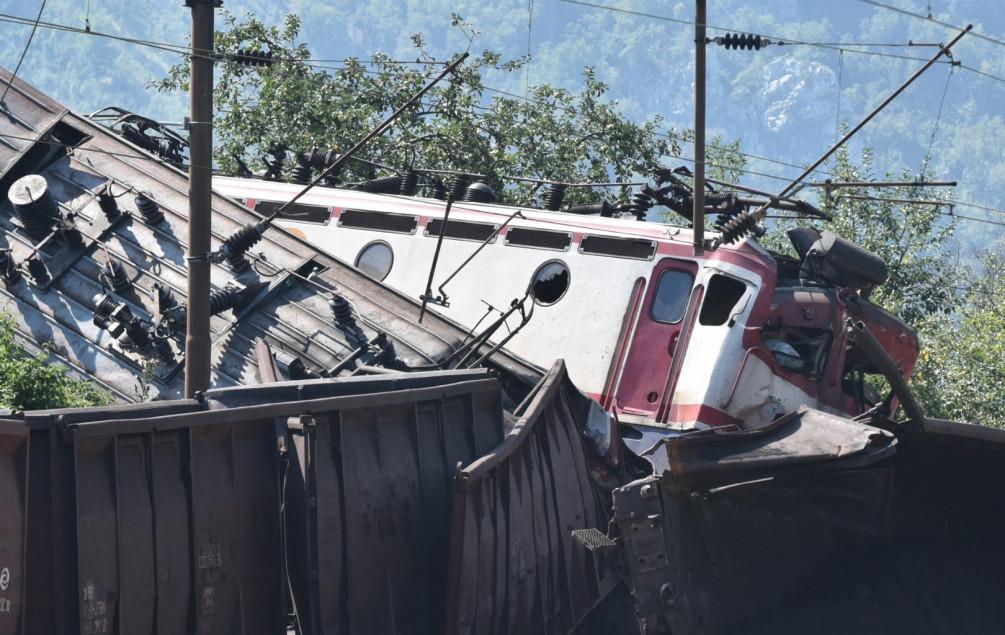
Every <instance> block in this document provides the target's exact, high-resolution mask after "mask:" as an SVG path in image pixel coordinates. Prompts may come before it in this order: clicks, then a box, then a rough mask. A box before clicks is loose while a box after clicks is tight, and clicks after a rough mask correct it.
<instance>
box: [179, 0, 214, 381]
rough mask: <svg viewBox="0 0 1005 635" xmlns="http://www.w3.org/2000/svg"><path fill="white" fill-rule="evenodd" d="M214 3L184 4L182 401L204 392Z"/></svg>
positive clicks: (192, 1) (198, 0)
mask: <svg viewBox="0 0 1005 635" xmlns="http://www.w3.org/2000/svg"><path fill="white" fill-rule="evenodd" d="M220 4H221V2H220V0H185V6H187V7H190V8H191V9H192V53H191V58H190V59H191V69H192V71H191V73H192V74H191V78H190V82H189V98H190V104H191V105H190V108H191V115H190V122H189V126H190V132H189V168H188V319H187V322H188V326H187V330H186V334H185V396H186V397H188V398H192V397H194V396H195V394H196V393H197V392H200V391H204V390H206V389H207V388H209V371H210V359H211V357H210V345H211V343H210V341H209V271H210V267H209V258H208V254H209V250H210V233H211V227H212V216H213V211H212V203H213V197H212V191H213V190H212V187H213V184H212V178H213V169H212V166H213V57H212V52H213V17H214V12H215V10H216V7H218V6H220Z"/></svg>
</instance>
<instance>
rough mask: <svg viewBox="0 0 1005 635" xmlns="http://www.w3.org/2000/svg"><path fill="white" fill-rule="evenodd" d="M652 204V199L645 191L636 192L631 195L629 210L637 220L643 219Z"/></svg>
mask: <svg viewBox="0 0 1005 635" xmlns="http://www.w3.org/2000/svg"><path fill="white" fill-rule="evenodd" d="M652 206H653V199H652V197H650V196H649V195H648V194H646V193H645V192H636V193H635V194H633V195H632V203H631V205H630V206H629V211H630V212H631V213H632V214H634V215H635V217H636V218H638V219H639V220H645V217H646V212H647V211H649V209H650V208H651V207H652Z"/></svg>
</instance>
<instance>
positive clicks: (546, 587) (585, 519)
mask: <svg viewBox="0 0 1005 635" xmlns="http://www.w3.org/2000/svg"><path fill="white" fill-rule="evenodd" d="M587 412H588V400H587V399H586V397H584V396H583V395H582V394H581V393H580V392H579V391H578V390H576V388H575V387H574V386H573V385H572V383H571V382H570V381H569V378H568V375H567V374H566V370H565V365H564V363H563V362H561V361H559V362H557V363H556V364H555V366H554V367H552V369H551V370H550V371H549V373H548V375H547V376H546V378H545V379H544V380H543V381H542V382H541V384H539V385H538V386H537V387H536V388H535V392H534V393H533V395H532V396H530V397H528V400H527V401H525V402H524V404H523V405H522V406H521V408H520V409H519V410H518V412H517V415H518V417H519V418H518V420H517V421H516V423H515V425H514V427H513V429H512V431H511V432H510V434H509V435H508V436H507V437H506V439H505V440H504V441H503V442H502V443H501V444H500V445H499V446H498V447H497V448H495V449H494V450H492V451H491V452H490V453H488V454H487V455H486V456H484V457H482V458H480V459H478V460H477V461H475V462H473V463H471V464H470V465H468V466H466V467H465V468H464V469H462V470H461V471H460V472H459V473H458V476H457V491H456V494H455V496H454V510H453V513H454V518H453V523H452V528H451V553H450V574H449V578H448V597H449V604H448V605H447V618H448V622H447V631H446V632H448V633H454V634H462V633H463V634H473V633H478V634H479V635H482V634H487V635H491V634H494V633H498V634H502V633H514V634H515V633H522V634H530V635H533V634H538V633H566V632H569V631H570V630H571V629H572V628H573V627H574V626H575V625H576V624H577V623H578V622H579V621H580V620H581V619H582V618H583V617H584V616H585V615H586V614H587V613H588V612H589V611H590V609H591V608H593V607H594V606H595V605H596V604H597V603H598V602H599V601H600V600H601V599H603V597H604V596H605V595H606V594H607V593H608V592H609V591H610V589H611V588H612V585H613V582H614V580H613V575H611V574H605V573H603V569H602V568H601V572H598V568H597V566H596V563H595V562H594V561H593V560H592V556H590V554H589V552H588V551H587V550H585V549H583V548H582V547H581V546H579V545H576V544H574V542H573V540H572V536H571V532H572V531H573V530H577V529H581V528H583V527H605V526H606V523H607V515H606V512H605V510H606V509H607V507H606V505H605V504H604V502H603V501H602V500H601V496H600V494H599V492H598V491H597V490H596V488H595V487H594V484H593V482H592V480H591V471H590V469H589V466H588V463H587V453H586V448H585V445H584V441H583V439H582V436H581V434H580V429H581V427H582V426H583V425H584V423H585V420H586V416H587Z"/></svg>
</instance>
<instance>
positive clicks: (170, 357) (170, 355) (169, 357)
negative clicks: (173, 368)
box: [153, 336, 174, 362]
mask: <svg viewBox="0 0 1005 635" xmlns="http://www.w3.org/2000/svg"><path fill="white" fill-rule="evenodd" d="M153 343H154V350H156V351H157V356H158V357H160V358H161V359H162V360H164V361H165V362H173V361H174V350H173V349H172V348H171V341H170V340H168V338H166V337H157V336H154V338H153Z"/></svg>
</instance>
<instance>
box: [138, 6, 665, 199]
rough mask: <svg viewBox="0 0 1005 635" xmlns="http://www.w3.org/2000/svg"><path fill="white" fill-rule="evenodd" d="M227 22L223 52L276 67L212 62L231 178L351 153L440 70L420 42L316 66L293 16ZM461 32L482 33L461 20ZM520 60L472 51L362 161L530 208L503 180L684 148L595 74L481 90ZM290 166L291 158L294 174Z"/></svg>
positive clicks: (607, 171) (167, 85)
mask: <svg viewBox="0 0 1005 635" xmlns="http://www.w3.org/2000/svg"><path fill="white" fill-rule="evenodd" d="M223 19H224V22H225V24H226V26H227V30H226V31H224V32H221V33H218V34H217V37H216V48H217V50H218V51H221V52H228V53H234V52H236V51H238V50H242V49H244V50H247V49H257V50H268V51H271V52H272V54H273V56H274V59H275V60H276V61H275V63H273V64H271V65H267V66H256V67H247V66H242V65H239V64H237V63H235V62H234V61H233V60H232V58H226V57H225V59H224V60H222V61H221V63H220V64H218V66H217V83H216V92H215V94H216V101H215V105H216V115H215V118H214V123H215V134H216V142H217V145H216V150H215V152H216V155H215V156H216V161H217V162H218V163H219V165H220V166H221V167H222V168H223V169H225V170H228V171H234V170H236V168H237V167H238V165H239V163H238V160H240V161H241V162H243V163H245V164H247V165H249V166H253V167H255V168H258V169H260V168H261V166H262V158H263V157H264V156H267V155H268V153H269V151H270V149H272V148H274V147H276V146H277V145H278V146H281V147H284V148H287V149H289V150H291V151H293V152H304V151H309V150H311V149H314V148H319V149H323V150H327V149H335V150H336V151H340V150H345V149H347V148H348V147H350V146H351V145H352V144H353V143H355V142H356V141H358V140H359V139H360V138H361V137H362V136H363V135H364V134H365V133H366V132H367V131H369V130H370V129H372V128H374V127H375V126H376V125H377V124H378V123H379V122H380V121H382V120H383V119H384V118H385V117H386V116H387V115H388V114H389V113H390V112H391V111H392V110H393V109H394V108H396V107H397V106H399V105H400V104H401V103H403V102H404V101H405V100H406V99H407V98H408V97H409V96H411V95H412V94H414V93H415V92H417V91H418V90H419V88H420V87H421V86H422V85H423V84H425V83H426V82H427V81H428V80H429V78H430V77H432V76H433V75H435V74H436V73H438V72H440V71H441V70H442V66H443V62H442V61H441V60H435V59H433V58H432V57H431V56H430V55H429V54H428V52H427V51H426V49H425V41H424V39H423V38H422V36H421V35H415V36H413V38H412V42H413V45H414V53H415V59H416V60H417V62H418V63H415V64H403V63H399V62H398V61H396V60H392V59H390V58H389V57H388V56H386V55H384V54H381V53H375V54H374V55H373V56H372V61H368V62H366V63H364V62H360V61H355V60H350V61H349V62H348V63H346V64H344V65H343V66H338V67H334V66H328V65H325V64H323V63H318V62H313V61H311V52H310V50H309V49H308V48H307V46H306V45H305V44H303V43H301V42H298V38H299V36H300V29H301V23H300V20H299V19H298V18H297V17H296V16H292V15H291V16H287V18H286V19H285V21H284V22H283V24H282V25H281V26H267V25H265V24H264V23H262V22H261V21H259V20H258V19H257V18H255V17H253V16H250V15H248V16H246V17H245V18H243V19H240V20H239V19H237V18H235V17H234V16H232V15H229V14H226V13H224V14H223ZM454 26H455V27H456V28H457V29H460V30H461V32H463V33H466V34H467V35H468V36H469V38H471V39H472V40H473V38H474V37H475V33H474V32H473V31H472V29H471V27H470V25H468V24H466V23H465V22H464V21H463V19H461V18H460V17H459V16H455V17H454ZM228 60H229V61H228ZM524 62H525V60H523V59H516V60H508V61H505V60H503V59H502V58H501V57H500V55H499V54H498V53H495V52H492V51H484V52H482V53H480V54H476V55H472V56H471V58H469V60H468V61H466V62H465V63H464V64H462V65H461V66H460V68H459V70H458V71H457V72H456V73H455V74H454V75H453V76H452V77H451V78H450V79H449V80H445V81H444V82H442V83H441V84H439V85H438V86H437V87H435V88H434V89H433V90H432V91H430V92H429V93H427V95H426V96H425V97H424V98H423V99H422V100H420V101H419V102H418V103H416V104H415V105H414V106H413V107H411V108H409V109H408V110H407V111H406V112H405V113H403V114H402V115H401V117H400V118H399V119H398V120H397V121H396V123H395V125H394V126H393V128H392V129H391V130H390V131H388V132H387V133H385V134H384V135H382V136H381V137H380V138H378V139H374V140H373V141H372V142H371V143H370V145H369V146H368V147H366V148H365V149H364V150H363V152H362V153H361V157H365V158H366V159H368V160H371V161H373V162H375V163H379V164H382V165H386V166H390V167H391V168H393V169H394V170H403V169H406V168H427V169H439V170H457V171H463V172H467V173H473V174H478V175H484V176H485V177H486V178H487V181H488V182H489V184H490V185H492V186H493V188H495V189H496V191H497V192H501V193H502V196H503V198H504V200H507V201H508V202H513V203H528V202H530V199H531V198H532V197H534V196H536V195H537V194H538V193H539V192H538V190H539V187H538V186H535V185H534V184H529V183H517V184H514V183H513V182H512V181H506V180H504V178H503V177H504V176H505V175H517V176H528V177H533V178H543V179H548V180H560V181H572V182H587V181H589V182H605V181H610V180H619V181H625V180H629V179H631V178H632V177H633V176H634V175H637V174H640V173H645V172H647V171H648V170H649V169H650V168H651V167H652V166H654V165H656V164H658V163H659V162H660V160H661V159H662V158H663V157H666V156H668V155H671V154H674V153H677V152H678V147H677V135H675V134H667V133H665V132H663V131H662V130H661V125H662V123H663V121H662V119H661V118H660V117H659V116H654V117H652V118H650V119H648V120H646V121H644V122H642V123H635V122H633V121H630V120H629V119H627V118H626V117H625V116H624V115H623V114H621V112H620V111H619V109H618V105H617V103H616V102H613V101H611V100H610V99H609V98H608V97H607V91H608V87H607V85H606V84H604V83H603V82H601V81H599V80H598V79H597V77H596V75H595V74H594V72H593V70H592V69H590V68H586V69H585V71H584V73H583V83H582V87H581V88H580V89H579V90H578V91H575V92H573V91H569V90H565V89H561V88H556V87H554V86H549V85H538V86H534V87H531V88H529V92H528V94H527V97H526V98H523V97H522V96H520V95H511V94H500V93H498V92H490V91H489V90H488V89H486V88H485V86H484V84H483V82H482V76H483V74H485V73H487V72H493V73H504V74H509V73H515V74H518V73H520V70H521V68H522V66H523V64H524ZM187 81H188V68H187V65H186V64H182V65H178V66H175V67H173V68H172V69H171V70H170V72H169V73H168V75H167V77H165V78H164V79H163V80H162V81H160V82H157V83H156V84H155V85H156V87H157V88H158V89H160V90H162V91H176V90H186V89H187ZM293 165H295V164H294V163H293V161H289V162H288V164H287V169H290V168H292V167H293ZM376 174H377V173H375V170H374V167H373V165H368V164H366V163H362V162H350V164H349V165H348V166H347V167H346V168H345V169H344V170H343V171H342V173H341V174H340V175H339V179H340V181H341V182H343V183H350V182H353V181H359V180H363V179H368V178H373V177H374V176H375V175H376ZM615 194H616V195H624V193H623V192H616V193H615Z"/></svg>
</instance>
